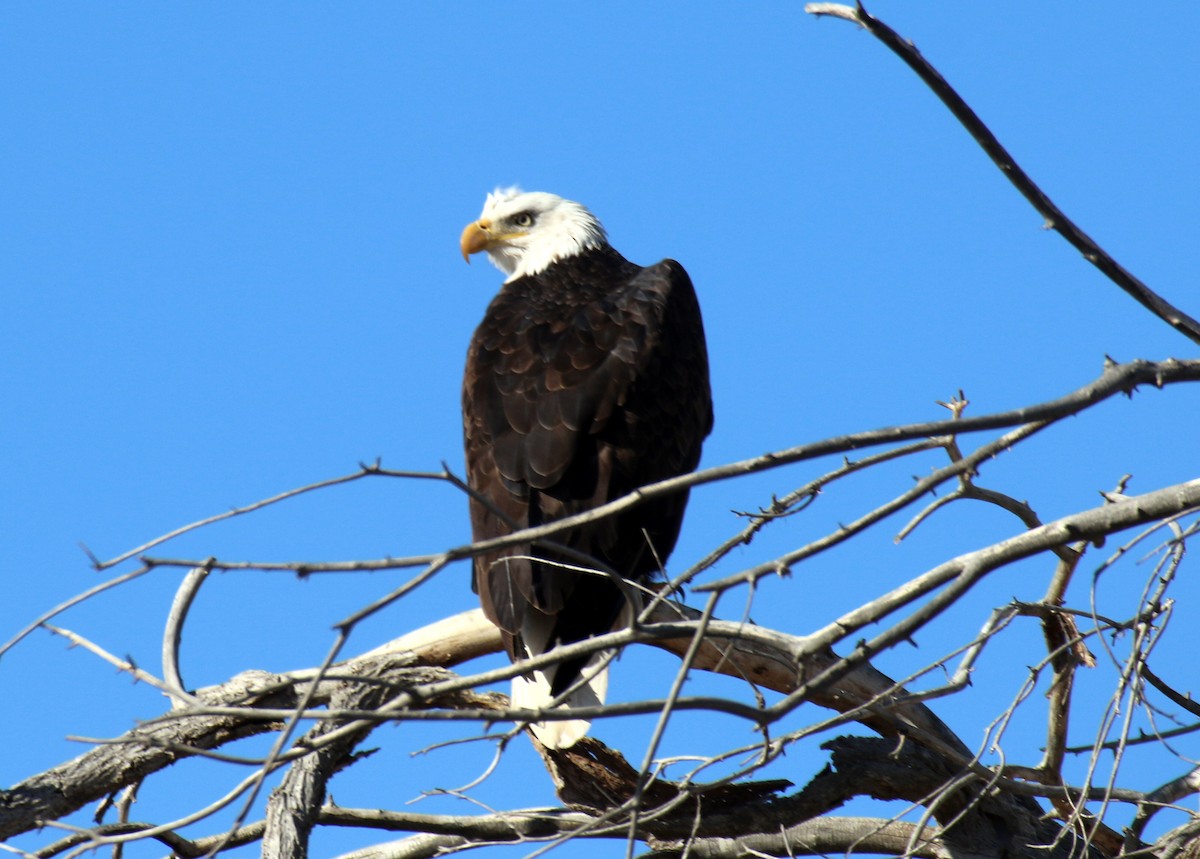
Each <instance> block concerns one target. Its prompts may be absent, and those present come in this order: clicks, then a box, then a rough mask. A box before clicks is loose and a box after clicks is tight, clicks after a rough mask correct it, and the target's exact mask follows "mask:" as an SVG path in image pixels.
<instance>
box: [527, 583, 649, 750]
mask: <svg viewBox="0 0 1200 859" xmlns="http://www.w3.org/2000/svg"><path fill="white" fill-rule="evenodd" d="M530 615H533V616H532V617H527V618H526V620H525V624H524V628H523V629H522V631H521V638H522V640H523V641H524V643H525V646H526V647H527V648H528V650H529V652H530V653H531V654H533V655H540V654H542V653H545V652H546V651H547V650H548V649H549V648H548V647H547V643H548V639H549V637H550V630H551V628H552V626H553V621H552V620H551V619H550V618H548V617H546V616H545V615H541V616H537V615H536V614H535V613H534V612H530ZM632 620H633V612H632V610H631V608H630V606H629V604H628V603H626V605H625V607H624V608H623V609H622V610H621V614H620V616H619V617H618V618H617V622H616V623H615V624H614V625H613V628H614V629H620V628H622V627H624V626H628V625H629V624H630V623H631V622H632ZM610 661H612V652H611V651H601V652H600V653H597V654H595V655H593V656H592V658H591V659H589V660H588V661H587V664H585V665H584V667H583V670H582V671H580V672H579V675H580V676H579V680H577V681H576V682H575V684H574V687H573V689H572V691H571V692H569V693H568V694H567V696H566V698H564V699H563V701H562V703H560V704H559V705H558V706H556V707H555V708H554V709H555V710H557V711H561V710H572V709H575V708H578V707H598V706H600V705H601V704H603V703H604V699H605V696H607V694H608V663H609V662H610ZM557 669H558V666H551V667H550V668H549V670H548V671H533V672H532V676H520V677H514V678H513V681H512V704H513V706H514V707H519V708H521V709H523V710H545V709H547V708H549V707H550V703H551V702H552V701H553V700H554V696H553V695H551V694H550V684H551V681H552V678H553V677H554V672H555V671H556V670H557ZM590 725H591V720H590V719H556V720H554V721H551V722H535V723H532V724H530V726H529V730H530V731H531V732H532V733H533V735H534V736H535V737H537V739H538V741H539V742H540V743H541V744H542V745H543V746H545V747H546V748H548V749H569V748H571V746H573V745H575V744H576V743H577V742H579V741H580V740H581V739H582V738H583V737H584V736H585V735H586V734H587V732H588V727H590Z"/></svg>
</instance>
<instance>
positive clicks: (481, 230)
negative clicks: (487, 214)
mask: <svg viewBox="0 0 1200 859" xmlns="http://www.w3.org/2000/svg"><path fill="white" fill-rule="evenodd" d="M492 240H493V237H492V222H491V221H489V220H488V219H487V218H481V219H479V220H478V221H474V222H472V223H470V224H467V228H466V229H465V230H463V233H462V238H461V239H459V240H458V244H459V247H461V248H462V255H463V259H464V260H466V261H467V262H468V263H469V262H470V261H471V254H477V253H479V252H480V251H482V250H487V246H488V245H489V244H491V243H492Z"/></svg>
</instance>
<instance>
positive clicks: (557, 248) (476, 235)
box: [461, 188, 607, 281]
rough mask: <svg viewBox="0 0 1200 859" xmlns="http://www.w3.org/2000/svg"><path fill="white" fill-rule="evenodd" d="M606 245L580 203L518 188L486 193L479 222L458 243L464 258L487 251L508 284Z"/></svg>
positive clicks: (596, 223) (597, 225)
mask: <svg viewBox="0 0 1200 859" xmlns="http://www.w3.org/2000/svg"><path fill="white" fill-rule="evenodd" d="M606 243H607V240H606V238H605V235H604V227H602V226H601V225H600V222H599V221H598V220H596V216H595V215H593V214H592V213H591V212H589V211H588V210H587V209H585V208H584V207H583V206H581V205H580V204H579V203H575V202H572V201H571V200H564V199H563V198H562V197H559V196H557V195H555V194H547V193H545V192H543V191H529V192H524V191H522V190H521V189H520V188H497V189H496V190H495V191H493V192H492V193H490V194H488V196H487V200H486V201H484V204H483V212H482V213H480V215H479V220H477V221H473V222H471V223H470V224H467V228H466V229H465V230H463V234H462V239H461V246H462V254H463V259H465V260H467V262H470V257H471V254H474V253H478V252H479V251H487V255H488V259H490V260H491V261H492V263H493V264H494V265H495V266H496V267H497V268H499V269H500V270H501V271H503V272H504V273H505V274H507V275H508V280H510V281H511V280H516V279H517V278H519V277H524V276H525V275H531V274H538V273H539V272H541V271H543V270H545V268H546V267H547V266H549V265H550V264H551V263H554V262H556V261H557V260H560V259H565V258H566V257H571V256H575V255H576V254H579V253H582V252H583V251H585V250H590V249H592V248H598V247H603V246H604V245H605V244H606Z"/></svg>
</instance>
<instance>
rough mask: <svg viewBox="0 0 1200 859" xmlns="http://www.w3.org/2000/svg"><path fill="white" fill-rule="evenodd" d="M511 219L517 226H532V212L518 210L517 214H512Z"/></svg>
mask: <svg viewBox="0 0 1200 859" xmlns="http://www.w3.org/2000/svg"><path fill="white" fill-rule="evenodd" d="M512 220H513V223H514V224H516V225H517V226H518V227H532V226H533V213H531V212H518V213H517V214H515V215H513V219H512Z"/></svg>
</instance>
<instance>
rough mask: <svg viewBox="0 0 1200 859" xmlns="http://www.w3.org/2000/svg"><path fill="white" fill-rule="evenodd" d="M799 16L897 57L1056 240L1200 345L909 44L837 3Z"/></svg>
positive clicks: (1196, 333) (810, 7) (1199, 332)
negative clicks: (836, 26) (837, 24)
mask: <svg viewBox="0 0 1200 859" xmlns="http://www.w3.org/2000/svg"><path fill="white" fill-rule="evenodd" d="M804 10H805V11H806V12H808V13H809V14H813V15H829V16H831V17H836V18H841V19H843V20H846V21H852V22H854V23H855V24H858V25H859V26H860V27H862V28H863V29H864V30H866V31H867V32H868V33H870V34H871V35H872V36H874V37H875V38H877V39H879V41H881V42H883V44H884V45H886V46H887V47H888V49H889V50H891V51H892V53H894V54H896V56H898V57H900V59H901V60H903V61H904V63H905V65H907V66H908V67H909V68H911V69H912V70H913V71H914V72H916V73H917V75H918V76H919V77H920V78H921V80H922V81H924V82H925V85H926V86H928V87H929V88H930V89H931V90H933V93H934V95H936V96H937V97H938V98H939V99H941V101H942V103H943V104H945V105H946V107H947V108H949V109H950V112H951V113H952V114H954V117H955V119H957V120H958V121H959V122H960V123H962V125H963V127H964V128H966V129H967V131H968V133H970V135H971V136H972V137H973V138H975V142H976V143H978V144H979V145H980V147H981V148H982V149H983V151H984V152H986V153H987V155H988V157H989V158H991V159H992V161H993V162H994V163H995V165H996V166H997V167H999V168H1000V172H1001V173H1002V174H1003V175H1004V176H1005V177H1007V179H1008V181H1010V182H1012V184H1013V185H1014V186H1015V187H1016V189H1017V190H1018V191H1020V192H1021V195H1022V196H1023V197H1025V199H1026V200H1028V201H1029V202H1030V204H1031V205H1032V206H1033V207H1034V208H1035V209H1037V211H1038V213H1039V214H1041V215H1042V217H1044V218H1045V219H1046V226H1047V227H1050V228H1052V229H1054V230H1056V231H1057V232H1058V233H1059V235H1061V236H1062V237H1063V238H1064V239H1066V240H1067V241H1068V242H1070V243H1071V245H1072V246H1073V247H1074V248H1075V249H1076V250H1078V251H1079V252H1080V253H1081V254H1083V258H1084V259H1086V260H1087V261H1088V262H1090V263H1091V264H1092V265H1094V266H1095V267H1096V268H1098V269H1099V270H1100V271H1101V272H1103V274H1104V276H1105V277H1107V278H1108V279H1109V280H1111V281H1112V282H1113V283H1115V284H1116V285H1117V286H1119V287H1121V289H1123V290H1125V292H1127V293H1128V294H1129V295H1131V296H1132V297H1133V298H1134V299H1135V300H1136V301H1137V302H1138V303H1139V304H1141V305H1142V306H1143V307H1145V308H1146V309H1147V310H1149V311H1150V312H1151V313H1153V314H1154V315H1155V316H1157V317H1158V318H1159V319H1161V320H1163V321H1164V322H1166V323H1167V324H1168V325H1170V326H1171V327H1172V328H1174V329H1175V330H1176V331H1178V332H1179V333H1180V334H1182V335H1183V336H1185V337H1187V338H1188V339H1189V340H1191V341H1192V342H1193V343H1200V322H1198V321H1197V320H1195V319H1193V318H1192V317H1191V316H1189V315H1188V314H1186V313H1184V312H1183V311H1182V310H1180V309H1179V308H1178V307H1175V306H1174V305H1173V304H1171V303H1170V302H1168V301H1167V300H1166V299H1164V298H1163V297H1162V296H1160V295H1158V294H1157V293H1155V292H1154V291H1153V290H1151V289H1150V287H1148V286H1146V284H1144V283H1142V281H1141V280H1139V279H1138V278H1137V277H1136V276H1134V275H1133V274H1132V273H1131V272H1129V271H1128V270H1126V269H1125V267H1124V266H1122V265H1121V264H1120V263H1118V262H1117V261H1116V260H1115V259H1113V258H1112V257H1111V256H1110V255H1109V254H1108V253H1107V252H1106V251H1105V250H1104V249H1103V248H1102V247H1100V246H1099V245H1098V244H1096V242H1095V241H1094V240H1093V239H1092V238H1091V236H1089V235H1088V234H1087V233H1085V232H1084V231H1083V230H1081V229H1080V228H1079V227H1078V226H1077V225H1076V224H1075V222H1074V221H1072V220H1071V219H1070V218H1068V217H1067V216H1066V214H1065V213H1064V212H1063V211H1062V210H1061V209H1059V208H1058V206H1056V205H1055V204H1054V202H1053V201H1052V200H1051V199H1050V198H1049V197H1048V196H1046V194H1045V192H1043V191H1042V189H1041V188H1039V187H1038V186H1037V185H1036V184H1035V183H1034V181H1033V180H1032V179H1030V178H1029V176H1028V174H1026V173H1025V171H1024V170H1022V169H1021V167H1020V165H1018V164H1017V162H1016V160H1015V159H1014V158H1013V157H1012V155H1010V154H1009V152H1008V150H1007V149H1005V148H1004V146H1003V145H1001V143H1000V141H999V140H998V139H997V138H996V136H995V135H994V134H992V132H991V130H990V129H989V128H988V127H987V126H986V125H984V124H983V121H982V120H980V118H979V117H978V116H977V115H976V113H975V111H974V110H972V109H971V107H970V106H969V105H968V104H967V103H966V102H965V101H963V99H962V97H961V96H960V95H959V94H958V93H957V92H955V90H954V88H953V87H952V86H950V84H949V83H948V82H947V81H946V79H945V78H943V77H942V75H941V73H939V72H938V70H937V69H935V68H934V67H933V66H932V65H930V63H929V62H928V61H927V60H926V59H925V58H924V57H922V56H921V53H920V51H918V50H917V48H916V46H915V45H914V44H913V43H912V42H911V41H909V40H908V39H904V38H902V37H901V36H900V35H899V34H897V33H896V31H895V30H893V29H892V28H891V27H889V26H888V25H887V24H885V23H883V22H882V21H880V20H879V19H878V18H875V17H873V16H871V15H869V14H868V13H867V10H866V9H865V8H863V5H862V3H859V4H858V5H857V8H854V9H852V8H850V7H849V6H843V5H841V4H839V3H809V4H807V5H806V6H805V7H804Z"/></svg>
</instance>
